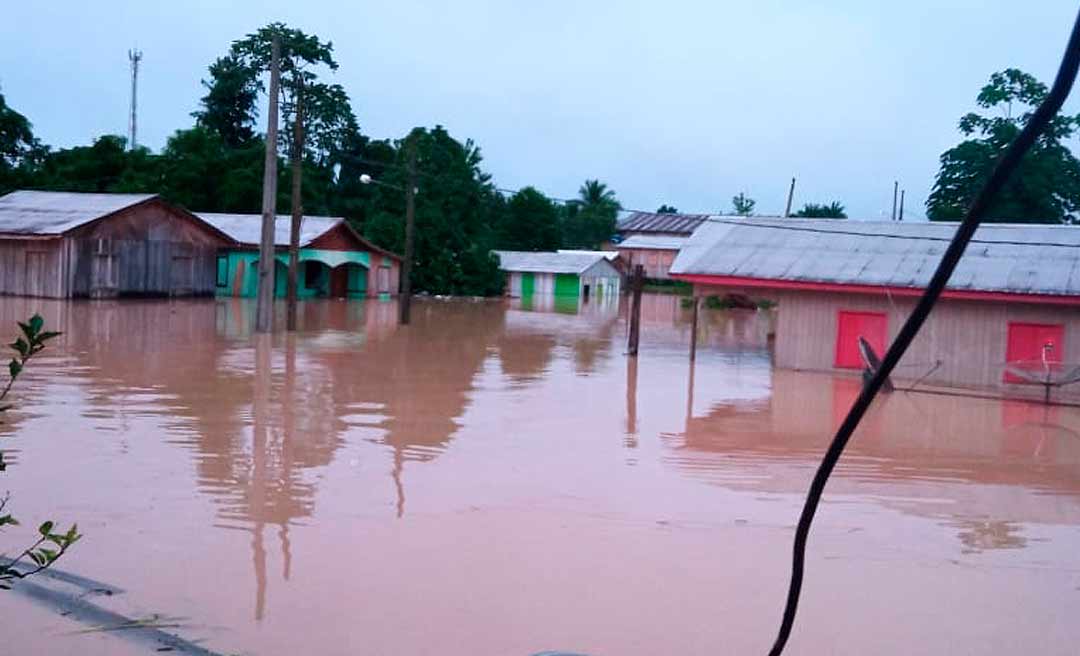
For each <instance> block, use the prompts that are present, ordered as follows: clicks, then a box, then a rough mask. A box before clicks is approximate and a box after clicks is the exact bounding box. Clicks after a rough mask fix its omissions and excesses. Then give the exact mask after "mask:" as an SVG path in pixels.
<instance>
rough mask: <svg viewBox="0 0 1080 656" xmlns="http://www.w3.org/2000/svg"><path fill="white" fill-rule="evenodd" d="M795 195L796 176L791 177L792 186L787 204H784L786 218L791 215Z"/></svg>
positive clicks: (788, 193)
mask: <svg viewBox="0 0 1080 656" xmlns="http://www.w3.org/2000/svg"><path fill="white" fill-rule="evenodd" d="M794 196H795V178H792V179H791V187H790V188H789V189H788V192H787V205H785V206H784V218H785V219H786V218H787V217H789V216H791V199H792V198H793V197H794Z"/></svg>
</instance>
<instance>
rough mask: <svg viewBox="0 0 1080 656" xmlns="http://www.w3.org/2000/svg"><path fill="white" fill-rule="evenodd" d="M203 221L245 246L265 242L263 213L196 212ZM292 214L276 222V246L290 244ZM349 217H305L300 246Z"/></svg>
mask: <svg viewBox="0 0 1080 656" xmlns="http://www.w3.org/2000/svg"><path fill="white" fill-rule="evenodd" d="M195 216H197V217H199V218H200V219H202V220H203V221H206V222H207V223H209V224H210V225H212V226H214V227H215V228H217V229H218V230H220V231H222V232H224V233H225V234H226V235H228V236H229V237H230V238H231V239H233V240H235V241H237V242H239V243H241V244H245V245H249V246H258V245H259V242H260V241H262V215H260V214H215V213H208V212H199V213H197V214H195ZM291 221H292V217H290V216H288V215H286V214H279V215H278V216H277V220H276V221H275V222H274V245H275V246H288V245H289V229H290V227H291ZM344 221H345V219H341V218H337V217H332V216H304V218H303V221H302V222H301V223H300V247H301V248H303V247H304V246H307V245H308V244H310V243H311V242H313V241H315V240H316V239H318V238H319V237H320V236H321V235H323V234H326V233H327V232H329V231H330V230H332V229H334V228H336V227H337V226H338V224H340V223H342V222H344Z"/></svg>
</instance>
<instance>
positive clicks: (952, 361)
mask: <svg viewBox="0 0 1080 656" xmlns="http://www.w3.org/2000/svg"><path fill="white" fill-rule="evenodd" d="M773 297H774V298H775V299H776V300H777V301H778V303H779V306H778V309H777V314H778V322H777V329H776V364H777V366H779V367H781V368H785V369H796V370H808V371H832V370H834V368H833V362H834V358H835V354H836V321H837V314H838V312H840V311H841V310H849V311H864V312H884V313H885V314H886V316H887V317H888V323H889V340H890V342H891V340H892V339H894V338H895V337H896V334H897V333H898V332H899V331H900V327H901V326H902V325H903V322H904V321H905V320H906V319H907V317H908V315H909V314H910V313H911V310H912V308H913V307H914V300H913V299H908V298H902V299H898V298H893V299H892V301H890V300H889V298H888V297H885V296H871V295H858V294H831V293H816V292H803V293H792V292H785V293H778V294H775V295H774V296H773ZM1011 322H1031V323H1049V324H1064V326H1065V339H1064V342H1065V344H1064V347H1065V348H1064V352H1063V353H1061V354H1059V355H1060V357H1061V359H1062V361H1063V362H1065V363H1066V365H1073V366H1076V365H1080V308H1073V307H1064V306H1048V305H1033V304H1022V303H1002V302H993V303H991V302H985V301H957V300H948V299H946V300H942V301H941V302H940V303H939V304H938V306H937V307H936V308H935V310H934V312H933V314H931V316H930V318H929V319H928V320H927V322H926V324H925V325H924V326H923V329H922V331H921V332H920V334H919V337H918V338H916V340H915V341H914V342H913V343H912V345H911V348H910V349H908V352H907V354H906V355H905V356H904V359H903V360H902V361H901V362H900V365H899V367H898V369H897V372H896V375H895V376H894V377H895V378H896V379H897V380H914V379H918V378H920V377H922V376H923V375H924V374H927V373H928V372H929V371H930V369H931V368H932V367H933V366H934V364H935V363H936V362H937V361H938V360H941V362H942V364H941V365H940V367H938V369H937V370H936V371H934V372H933V373H932V374H930V375H929V376H927V378H926V379H925V382H926V384H930V385H945V386H956V387H971V388H979V389H991V390H995V391H998V392H1005V393H1008V394H1009V395H1017V396H1039V395H1041V393H1042V389H1041V387H1032V386H1030V385H1011V384H1006V383H1004V382H1003V381H1002V373H1003V371H1004V366H1005V352H1006V345H1007V341H1008V326H1009V323H1011ZM1058 395H1059V394H1058V392H1055V397H1057V396H1058ZM1061 396H1062V397H1063V398H1064V397H1068V398H1075V399H1080V385H1073V386H1072V387H1071V388H1069V387H1067V388H1064V390H1062V392H1061Z"/></svg>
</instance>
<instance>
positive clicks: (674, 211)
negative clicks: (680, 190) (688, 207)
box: [656, 204, 679, 214]
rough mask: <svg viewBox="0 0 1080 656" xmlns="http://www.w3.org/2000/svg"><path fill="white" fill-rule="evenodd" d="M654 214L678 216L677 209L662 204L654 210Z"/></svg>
mask: <svg viewBox="0 0 1080 656" xmlns="http://www.w3.org/2000/svg"><path fill="white" fill-rule="evenodd" d="M656 213H657V214H678V213H679V208H677V207H674V206H672V205H667V204H664V205H661V206H660V207H658V208H656Z"/></svg>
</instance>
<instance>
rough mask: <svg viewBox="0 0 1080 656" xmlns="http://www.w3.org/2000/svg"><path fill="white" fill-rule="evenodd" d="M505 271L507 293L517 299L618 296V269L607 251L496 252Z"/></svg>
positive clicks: (500, 265)
mask: <svg viewBox="0 0 1080 656" xmlns="http://www.w3.org/2000/svg"><path fill="white" fill-rule="evenodd" d="M495 255H497V256H498V257H499V263H500V264H499V268H500V269H502V270H503V271H505V272H506V274H507V285H506V293H507V294H508V295H510V296H514V297H519V298H529V297H532V296H533V295H538V296H562V297H574V298H590V297H599V296H617V295H618V293H619V271H618V269H616V268H615V266H614V265H613V264H612V263H611V262H610V261H609V260H608V255H609V253H606V252H598V251H593V252H586V253H553V252H530V251H495Z"/></svg>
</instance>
